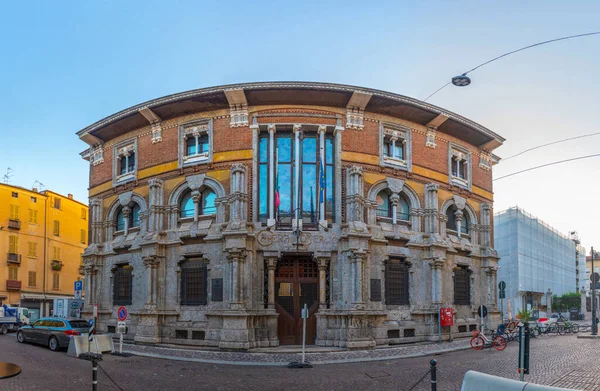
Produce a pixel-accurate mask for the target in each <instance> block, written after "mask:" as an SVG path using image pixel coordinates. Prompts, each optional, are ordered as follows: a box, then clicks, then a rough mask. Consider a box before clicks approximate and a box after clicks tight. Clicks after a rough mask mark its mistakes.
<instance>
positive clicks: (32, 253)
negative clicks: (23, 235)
mask: <svg viewBox="0 0 600 391" xmlns="http://www.w3.org/2000/svg"><path fill="white" fill-rule="evenodd" d="M28 245H29V246H28V247H29V248H28V251H27V256H28V257H31V258H35V257H37V243H36V242H29V243H28Z"/></svg>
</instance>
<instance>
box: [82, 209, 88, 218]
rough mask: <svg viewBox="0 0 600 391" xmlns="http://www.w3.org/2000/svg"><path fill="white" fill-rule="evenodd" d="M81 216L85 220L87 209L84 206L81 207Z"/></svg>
mask: <svg viewBox="0 0 600 391" xmlns="http://www.w3.org/2000/svg"><path fill="white" fill-rule="evenodd" d="M81 218H82V219H83V220H87V210H86V209H85V208H81Z"/></svg>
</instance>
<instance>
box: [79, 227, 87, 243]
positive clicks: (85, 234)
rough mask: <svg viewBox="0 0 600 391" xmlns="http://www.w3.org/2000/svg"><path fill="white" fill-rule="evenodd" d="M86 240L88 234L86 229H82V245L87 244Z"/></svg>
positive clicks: (80, 239)
mask: <svg viewBox="0 0 600 391" xmlns="http://www.w3.org/2000/svg"><path fill="white" fill-rule="evenodd" d="M86 239H87V233H86V232H85V229H82V230H81V232H80V238H79V241H80V242H81V243H83V244H85V242H86Z"/></svg>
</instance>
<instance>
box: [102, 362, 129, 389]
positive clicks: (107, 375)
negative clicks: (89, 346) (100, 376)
mask: <svg viewBox="0 0 600 391" xmlns="http://www.w3.org/2000/svg"><path fill="white" fill-rule="evenodd" d="M98 368H100V369H101V370H102V372H104V374H105V375H106V377H108V378H109V379H110V381H111V382H112V383H113V384H114V385H115V386H116V387H117V388H118V389H119V390H120V391H125V390H123V389H122V388H121V386H119V385H118V384H117V382H116V381H114V380H113V378H112V377H110V375H109V374H108V373H107V372H106V371H105V370H104V368H102V366H100V364H98Z"/></svg>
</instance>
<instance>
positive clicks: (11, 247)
mask: <svg viewBox="0 0 600 391" xmlns="http://www.w3.org/2000/svg"><path fill="white" fill-rule="evenodd" d="M8 252H9V253H11V254H18V253H19V238H18V237H16V236H9V237H8Z"/></svg>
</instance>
